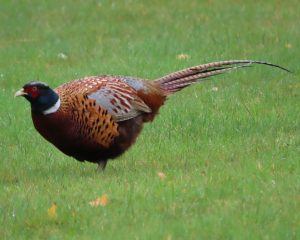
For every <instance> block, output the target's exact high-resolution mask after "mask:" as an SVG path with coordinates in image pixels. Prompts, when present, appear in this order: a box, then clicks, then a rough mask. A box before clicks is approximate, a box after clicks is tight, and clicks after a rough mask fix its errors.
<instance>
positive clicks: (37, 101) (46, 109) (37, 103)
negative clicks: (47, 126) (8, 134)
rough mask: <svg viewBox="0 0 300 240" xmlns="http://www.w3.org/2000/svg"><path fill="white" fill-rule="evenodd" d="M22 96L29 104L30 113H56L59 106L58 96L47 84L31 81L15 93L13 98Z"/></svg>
mask: <svg viewBox="0 0 300 240" xmlns="http://www.w3.org/2000/svg"><path fill="white" fill-rule="evenodd" d="M19 96H23V97H25V98H26V99H27V100H28V101H29V102H30V104H31V109H32V111H34V112H36V113H42V114H49V113H53V112H56V111H57V110H58V108H59V106H60V100H59V96H58V94H57V93H56V92H55V91H54V90H53V89H51V88H50V87H49V86H48V85H47V84H45V83H42V82H37V81H32V82H29V83H27V84H25V85H24V86H23V88H21V89H20V90H19V91H17V92H16V93H15V97H19Z"/></svg>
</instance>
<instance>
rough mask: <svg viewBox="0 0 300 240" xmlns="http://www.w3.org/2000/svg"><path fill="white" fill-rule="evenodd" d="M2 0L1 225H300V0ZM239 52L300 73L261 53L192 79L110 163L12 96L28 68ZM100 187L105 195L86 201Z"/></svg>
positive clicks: (64, 75)
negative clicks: (72, 150)
mask: <svg viewBox="0 0 300 240" xmlns="http://www.w3.org/2000/svg"><path fill="white" fill-rule="evenodd" d="M0 5H1V10H0V29H1V31H0V91H1V94H0V101H1V105H0V114H1V115H0V127H1V131H0V148H1V149H0V158H1V161H0V184H1V185H0V186H1V191H0V214H1V215H0V216H1V220H0V221H1V222H0V223H1V226H0V235H1V236H2V238H3V239H41V238H42V239H74V238H79V237H80V239H299V238H300V224H299V223H300V215H299V212H300V195H299V193H300V178H299V176H300V166H299V164H300V161H299V160H300V159H299V156H300V154H299V152H300V151H299V143H300V132H299V119H300V114H299V100H300V98H299V87H300V85H299V76H300V75H299V56H300V47H299V38H300V28H299V21H300V18H299V12H300V6H299V4H298V1H296V0H289V1H279V0H278V1H277V0H267V1H259V2H255V1H250V0H249V1H248V0H247V1H234V0H225V1H215V0H209V1H179V0H178V1H157V0H155V1H151V3H150V2H149V3H146V2H142V1H130V0H129V1H118V2H117V1H116V2H111V1H105V0H104V1H76V3H75V2H73V1H70V0H69V1H63V2H62V1H29V0H27V1H25V0H23V1H18V2H16V1H5V0H0ZM61 53H63V54H65V55H66V56H67V58H66V59H64V58H61V57H59V56H61ZM181 53H184V54H188V55H189V56H190V58H188V59H185V60H178V59H177V58H176V56H177V55H178V54H181ZM234 58H235V59H245V58H247V59H257V60H267V61H270V62H273V63H276V64H280V65H282V66H285V67H287V68H289V69H291V70H292V71H294V74H293V75H291V74H287V73H285V72H282V71H279V70H277V69H272V68H269V67H263V66H257V67H255V68H252V69H245V70H241V71H238V72H231V73H230V74H226V75H223V76H218V77H215V78H213V79H211V80H210V81H206V82H205V83H203V84H199V85H195V86H192V87H190V88H188V89H186V90H183V91H182V92H180V93H178V94H176V95H174V96H173V97H172V98H170V99H169V101H168V102H167V104H166V105H165V106H164V107H163V108H162V109H161V112H160V115H159V116H158V117H157V119H156V120H155V121H154V122H153V123H152V124H147V125H145V128H144V131H143V133H142V134H141V136H140V137H139V139H138V141H137V143H136V144H135V146H134V147H132V148H131V149H130V150H129V151H128V152H127V153H126V154H125V155H123V156H122V157H120V158H119V159H118V160H116V161H113V162H110V163H109V164H108V167H107V169H106V171H105V172H104V173H103V174H100V173H98V172H96V171H95V169H96V166H95V165H93V164H89V163H83V164H82V163H78V162H77V161H74V160H73V159H71V158H69V157H67V156H65V155H63V154H62V153H60V152H59V151H58V150H56V149H55V148H54V147H53V146H52V145H50V144H49V143H47V142H46V141H44V140H43V139H42V138H41V137H40V136H39V134H38V133H37V132H36V131H35V130H34V128H33V126H32V123H31V117H30V111H29V110H30V109H29V106H28V104H27V103H26V102H25V101H24V100H20V99H16V100H15V99H13V93H14V92H15V91H16V90H17V89H19V88H20V87H21V86H22V85H23V84H24V83H26V82H28V81H29V80H32V79H40V80H42V81H45V82H47V83H49V84H50V85H51V86H58V85H59V84H62V83H63V82H66V81H68V80H71V79H74V78H78V77H82V76H88V75H97V74H118V75H131V76H139V77H144V78H148V79H154V78H156V77H159V76H162V75H164V74H166V73H169V72H172V71H175V70H179V69H182V68H184V67H188V66H193V65H197V64H200V63H205V62H209V61H214V60H225V59H234ZM213 88H214V89H216V88H217V89H218V91H213V90H212V89H213ZM158 172H163V173H164V174H165V175H166V178H165V179H163V180H162V179H160V178H159V177H158ZM103 194H106V195H107V197H108V204H107V205H106V206H104V207H102V206H98V207H92V206H90V204H89V202H90V201H92V200H94V199H96V198H97V197H100V196H102V195H103ZM53 203H56V205H57V211H56V216H52V217H51V214H50V215H49V214H48V213H47V211H48V209H49V208H50V207H51V206H52V204H53ZM54 215H55V214H54Z"/></svg>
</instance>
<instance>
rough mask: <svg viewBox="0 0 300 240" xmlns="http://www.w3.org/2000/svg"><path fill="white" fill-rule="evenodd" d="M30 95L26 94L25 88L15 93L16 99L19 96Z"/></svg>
mask: <svg viewBox="0 0 300 240" xmlns="http://www.w3.org/2000/svg"><path fill="white" fill-rule="evenodd" d="M25 95H28V94H27V93H26V92H24V88H21V89H20V90H19V91H17V92H16V93H15V97H19V96H25Z"/></svg>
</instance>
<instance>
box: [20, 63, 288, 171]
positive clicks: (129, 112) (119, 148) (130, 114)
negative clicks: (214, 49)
mask: <svg viewBox="0 0 300 240" xmlns="http://www.w3.org/2000/svg"><path fill="white" fill-rule="evenodd" d="M251 64H264V65H269V66H272V67H277V68H280V69H283V70H285V71H288V70H287V69H285V68H283V67H280V66H278V65H274V64H271V63H267V62H260V61H252V60H232V61H222V62H213V63H208V64H203V65H199V66H195V67H191V68H187V69H184V70H181V71H178V72H174V73H171V74H169V75H166V76H164V77H162V78H159V79H156V80H154V81H145V80H143V79H139V78H134V77H122V76H106V75H104V76H95V77H85V78H82V79H78V80H74V81H71V82H69V83H66V84H63V85H61V86H59V87H58V88H56V89H54V90H53V89H51V88H50V87H49V86H48V85H47V84H45V83H42V82H36V81H33V82H29V83H27V84H25V85H24V86H23V88H22V89H21V90H19V91H18V92H16V94H15V96H24V97H25V98H26V99H27V100H28V101H29V102H30V103H31V112H32V120H33V123H34V126H35V128H36V130H37V131H38V132H39V133H40V134H41V135H42V136H43V137H44V138H45V139H46V140H48V141H49V142H51V143H52V144H54V145H55V146H56V147H57V148H58V149H59V150H61V151H62V152H64V153H65V154H67V155H69V156H72V157H74V158H75V159H77V160H79V161H89V162H94V163H98V164H99V166H100V167H101V168H102V169H104V168H105V166H106V163H107V161H108V160H109V159H113V158H116V157H118V156H119V155H121V154H122V153H123V152H124V151H126V150H127V149H128V148H129V147H130V146H131V145H132V144H133V143H134V142H135V140H136V138H137V136H138V134H139V133H140V132H141V130H142V126H143V123H144V122H149V121H152V120H153V119H154V117H155V116H156V114H157V113H158V110H159V108H160V107H161V106H162V105H163V104H164V102H165V100H166V99H167V97H168V96H169V95H171V94H173V93H175V92H177V91H180V90H181V89H183V88H185V87H187V86H189V85H191V84H193V83H196V82H199V81H202V80H204V79H206V78H207V77H211V76H214V75H217V74H221V73H225V72H227V71H229V70H233V69H237V68H242V67H247V66H250V65H251Z"/></svg>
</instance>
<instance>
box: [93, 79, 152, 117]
mask: <svg viewBox="0 0 300 240" xmlns="http://www.w3.org/2000/svg"><path fill="white" fill-rule="evenodd" d="M88 97H89V98H90V99H94V100H96V103H97V104H98V105H100V106H101V107H102V108H104V109H106V110H107V111H108V113H109V114H110V115H112V117H113V118H114V119H115V121H116V122H120V121H125V120H128V119H131V118H134V117H136V116H138V115H140V114H142V113H150V112H151V109H150V107H149V106H147V104H146V103H145V102H144V101H143V100H142V99H141V98H140V97H139V96H138V94H137V92H136V90H135V89H134V88H132V87H131V86H129V85H128V84H127V83H126V82H124V81H122V80H121V79H118V78H113V79H111V80H110V81H108V82H106V84H104V85H102V86H101V88H99V89H97V90H95V91H91V92H90V93H89V94H88Z"/></svg>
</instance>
